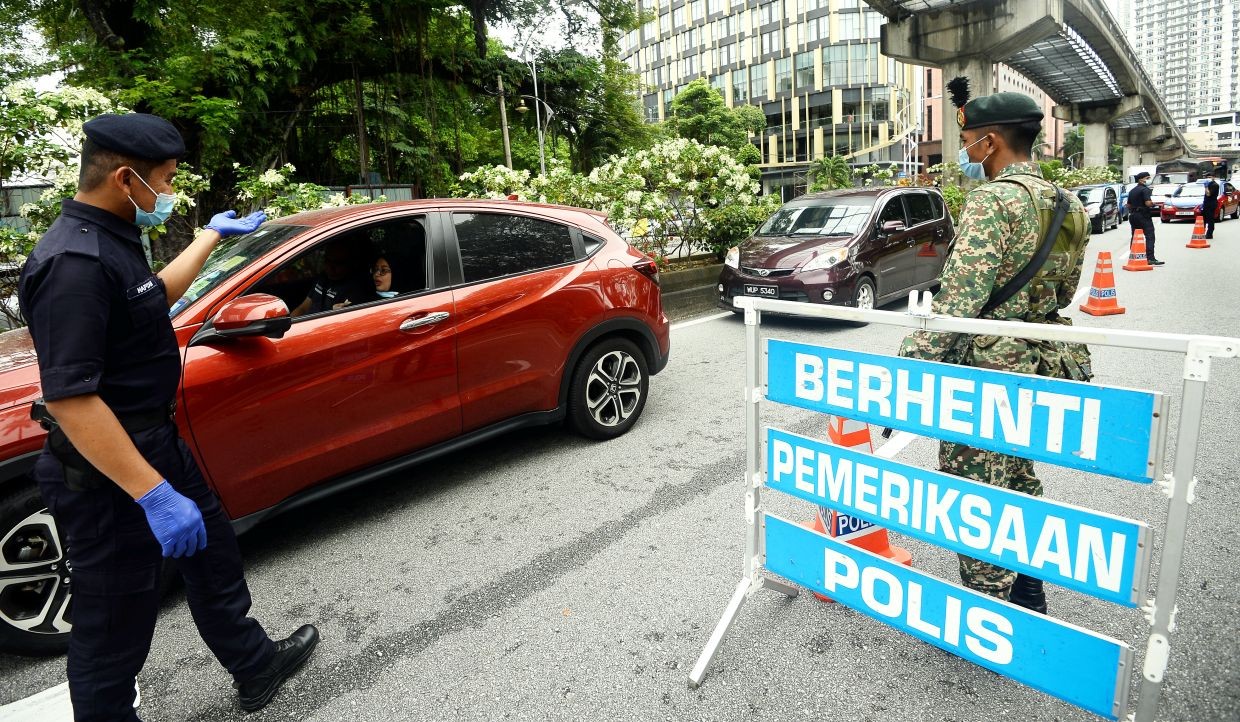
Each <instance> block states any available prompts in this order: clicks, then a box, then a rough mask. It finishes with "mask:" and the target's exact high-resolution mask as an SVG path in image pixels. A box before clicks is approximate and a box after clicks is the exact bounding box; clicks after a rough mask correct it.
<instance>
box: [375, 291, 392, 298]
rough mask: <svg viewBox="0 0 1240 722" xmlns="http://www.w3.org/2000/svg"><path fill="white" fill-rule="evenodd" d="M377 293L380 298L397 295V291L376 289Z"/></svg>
mask: <svg viewBox="0 0 1240 722" xmlns="http://www.w3.org/2000/svg"><path fill="white" fill-rule="evenodd" d="M375 293H377V294H378V295H379V298H392V297H393V296H395V295H396V291H375Z"/></svg>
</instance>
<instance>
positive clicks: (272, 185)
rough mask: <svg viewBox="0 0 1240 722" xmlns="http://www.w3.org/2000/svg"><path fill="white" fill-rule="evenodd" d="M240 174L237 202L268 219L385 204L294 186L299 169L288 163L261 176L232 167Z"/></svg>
mask: <svg viewBox="0 0 1240 722" xmlns="http://www.w3.org/2000/svg"><path fill="white" fill-rule="evenodd" d="M233 169H234V170H236V171H237V175H238V177H239V180H238V181H237V198H238V199H239V200H241V201H242V202H248V205H249V207H250V208H255V209H257V208H261V209H262V210H263V212H264V213H266V214H267V217H268V218H280V217H281V216H289V215H292V214H294V213H300V212H302V211H312V210H317V209H319V208H336V207H339V206H355V205H363V204H366V203H377V202H382V201H386V200H387V198H386V197H385V196H379V197H378V198H373V199H372V198H370V197H369V196H349V197H347V198H346V197H345V195H344V194H343V193H331V192H330V189H328V188H327V187H326V186H321V185H319V184H317V183H294V182H293V180H292V178H293V174H294V173H296V172H297V168H296V167H295V166H294V165H293V164H292V163H285V164H284V166H283V167H281V168H268V169H267V170H264V171H262V172H261V173H260V172H258V171H256V170H254V169H252V168H248V167H246V166H243V165H241V164H240V163H233Z"/></svg>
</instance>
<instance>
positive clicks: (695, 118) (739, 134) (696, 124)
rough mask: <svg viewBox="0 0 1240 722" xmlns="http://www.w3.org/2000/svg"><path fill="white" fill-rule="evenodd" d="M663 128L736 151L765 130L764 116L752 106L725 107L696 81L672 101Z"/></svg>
mask: <svg viewBox="0 0 1240 722" xmlns="http://www.w3.org/2000/svg"><path fill="white" fill-rule="evenodd" d="M667 125H668V127H669V128H670V129H671V131H672V132H673V133H675V134H676V135H678V136H679V137H681V138H686V139H688V140H696V141H697V142H699V143H702V144H703V145H718V146H722V147H724V148H731V149H732V150H738V149H740V148H741V147H742V146H744V145H748V144H749V136H750V135H751V134H754V133H759V132H761V131H762V129H764V128H766V116H765V115H763V114H762V111H761V110H759V109H758V108H756V107H754V106H752V105H746V106H742V107H740V108H728V107H727V105H726V104H725V103H724V102H723V97H722V96H720V95H719V92H718V91H716V90H715V89H714V88H712V87H710V83H708V82H706V81H705V80H704V79H702V78H698V79H697V80H694V81H693V82H691V83H689V85H688V86H686V87H685V89H684V90H682V91H680V92H679V93H677V94H676V97H675V98H672V106H671V113H670V115H669V116H668V119H667Z"/></svg>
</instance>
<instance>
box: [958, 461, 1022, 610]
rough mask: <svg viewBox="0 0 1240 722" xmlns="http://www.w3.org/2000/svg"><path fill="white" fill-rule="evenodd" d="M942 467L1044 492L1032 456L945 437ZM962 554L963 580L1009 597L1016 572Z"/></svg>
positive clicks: (966, 475)
mask: <svg viewBox="0 0 1240 722" xmlns="http://www.w3.org/2000/svg"><path fill="white" fill-rule="evenodd" d="M939 468H940V469H942V470H943V471H944V472H945V473H948V474H955V475H956V476H963V477H964V478H966V479H973V480H974V481H980V482H982V483H983V484H990V485H991V486H998V487H1002V488H1004V489H1011V490H1012V491H1019V492H1021V493H1022V494H1029V495H1030V496H1042V482H1040V481H1038V477H1036V476H1034V474H1033V462H1032V461H1030V460H1028V459H1022V458H1020V457H1016V456H1008V455H1006V454H1000V453H997V452H994V451H986V450H984V449H977V448H974V447H972V446H965V445H963V444H954V443H951V442H948V441H944V442H942V443H940V444H939ZM958 556H959V557H960V581H961V582H962V583H963V584H964V585H965V586H966V587H968V588H969V589H973V590H976V591H979V592H981V593H983V594H989V595H990V596H992V597H998V598H999V599H1003V600H1005V601H1006V600H1007V598H1008V592H1009V591H1010V590H1011V589H1012V582H1014V581H1016V572H1014V571H1012V570H1010V569H1004V568H1003V567H1000V566H996V565H994V564H990V563H987V562H983V561H979V560H977V559H974V558H973V557H968V556H965V555H964V554H960V555H958Z"/></svg>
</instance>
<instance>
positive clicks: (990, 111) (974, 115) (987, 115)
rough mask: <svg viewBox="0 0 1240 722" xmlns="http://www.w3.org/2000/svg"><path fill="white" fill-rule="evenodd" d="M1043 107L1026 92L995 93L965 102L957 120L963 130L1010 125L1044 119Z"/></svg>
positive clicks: (959, 109)
mask: <svg viewBox="0 0 1240 722" xmlns="http://www.w3.org/2000/svg"><path fill="white" fill-rule="evenodd" d="M1042 118H1043V113H1042V108H1041V107H1040V106H1039V105H1038V104H1037V102H1035V101H1034V99H1033V98H1030V97H1029V96H1028V95H1025V94H1024V93H995V94H994V95H983V96H981V97H980V98H974V99H973V100H970V101H969V102H967V103H965V104H964V106H963V107H961V108H958V109H957V110H956V122H957V123H959V124H960V129H961V130H969V129H970V128H981V127H983V126H987V125H1008V124H1011V123H1024V122H1027V121H1030V120H1042Z"/></svg>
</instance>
